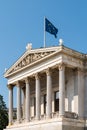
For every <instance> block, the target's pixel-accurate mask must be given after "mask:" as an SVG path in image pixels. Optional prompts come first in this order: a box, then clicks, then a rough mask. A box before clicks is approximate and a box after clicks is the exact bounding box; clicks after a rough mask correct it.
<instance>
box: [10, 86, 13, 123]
mask: <svg viewBox="0 0 87 130" xmlns="http://www.w3.org/2000/svg"><path fill="white" fill-rule="evenodd" d="M12 122H13V87H11V86H9V125H11V124H12Z"/></svg>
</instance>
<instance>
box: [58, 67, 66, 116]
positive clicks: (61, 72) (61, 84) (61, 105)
mask: <svg viewBox="0 0 87 130" xmlns="http://www.w3.org/2000/svg"><path fill="white" fill-rule="evenodd" d="M64 113H65V66H64V65H60V66H59V115H60V116H64Z"/></svg>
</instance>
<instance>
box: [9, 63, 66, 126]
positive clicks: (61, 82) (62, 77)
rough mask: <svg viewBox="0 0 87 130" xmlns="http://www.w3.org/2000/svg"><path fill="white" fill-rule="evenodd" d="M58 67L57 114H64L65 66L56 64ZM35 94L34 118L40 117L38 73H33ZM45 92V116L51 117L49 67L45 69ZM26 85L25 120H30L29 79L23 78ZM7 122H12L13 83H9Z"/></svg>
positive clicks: (18, 94) (18, 87)
mask: <svg viewBox="0 0 87 130" xmlns="http://www.w3.org/2000/svg"><path fill="white" fill-rule="evenodd" d="M58 69H59V86H58V87H59V115H60V116H64V112H65V66H64V64H62V65H60V66H58ZM34 76H35V95H36V119H37V120H39V119H40V115H41V82H40V76H39V74H38V73H36V74H35V75H34ZM46 78H47V79H46V80H47V82H46V89H47V90H46V92H47V110H46V116H47V118H51V113H52V76H51V71H50V69H47V70H46ZM24 80H25V87H26V101H25V102H26V103H25V105H26V107H25V120H26V122H29V121H30V79H29V77H26V78H25V79H24ZM16 86H17V121H18V122H20V120H21V86H20V82H19V81H18V82H17V84H16ZM8 88H9V124H12V122H13V85H11V84H9V85H8Z"/></svg>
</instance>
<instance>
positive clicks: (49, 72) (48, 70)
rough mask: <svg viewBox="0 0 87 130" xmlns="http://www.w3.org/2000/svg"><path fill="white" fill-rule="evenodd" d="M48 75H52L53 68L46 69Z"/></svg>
mask: <svg viewBox="0 0 87 130" xmlns="http://www.w3.org/2000/svg"><path fill="white" fill-rule="evenodd" d="M46 75H48V76H50V75H51V69H50V68H48V69H46Z"/></svg>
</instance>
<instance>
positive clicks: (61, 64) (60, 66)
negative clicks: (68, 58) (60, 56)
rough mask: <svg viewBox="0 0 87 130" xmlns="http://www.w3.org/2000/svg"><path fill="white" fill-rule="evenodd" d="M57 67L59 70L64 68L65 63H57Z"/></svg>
mask: <svg viewBox="0 0 87 130" xmlns="http://www.w3.org/2000/svg"><path fill="white" fill-rule="evenodd" d="M58 69H59V70H61V71H62V70H64V69H65V64H64V63H60V64H59V65H58Z"/></svg>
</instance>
